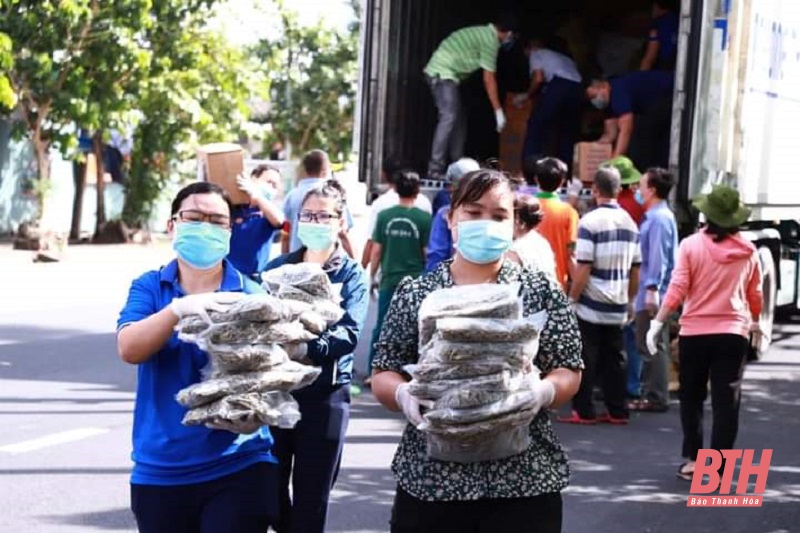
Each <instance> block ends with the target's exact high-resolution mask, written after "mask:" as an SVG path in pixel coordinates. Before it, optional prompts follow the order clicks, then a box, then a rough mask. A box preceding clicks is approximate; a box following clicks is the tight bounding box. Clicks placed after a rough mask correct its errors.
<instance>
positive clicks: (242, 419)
mask: <svg viewBox="0 0 800 533" xmlns="http://www.w3.org/2000/svg"><path fill="white" fill-rule="evenodd" d="M299 420H300V409H299V405H298V404H297V401H296V400H295V399H294V398H293V397H292V395H291V394H289V393H288V392H280V391H271V392H265V393H245V394H235V395H231V396H226V397H224V398H221V399H219V400H217V401H215V402H212V403H210V404H206V405H203V406H200V407H196V408H194V409H191V410H189V411H188V412H187V413H186V415H185V416H184V418H183V423H184V424H185V425H188V426H193V425H201V424H203V425H205V426H206V427H209V428H211V429H223V430H226V431H232V432H234V433H252V432H254V431H256V430H257V429H258V428H259V427H261V426H277V427H280V428H284V429H291V428H293V427H294V426H295V425H296V424H297V422H298V421H299Z"/></svg>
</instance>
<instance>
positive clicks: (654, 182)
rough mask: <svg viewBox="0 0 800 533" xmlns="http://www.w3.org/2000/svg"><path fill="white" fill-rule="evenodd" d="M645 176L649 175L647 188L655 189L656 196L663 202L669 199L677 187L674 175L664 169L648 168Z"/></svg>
mask: <svg viewBox="0 0 800 533" xmlns="http://www.w3.org/2000/svg"><path fill="white" fill-rule="evenodd" d="M645 174H647V187H648V188H649V189H653V191H654V192H655V193H656V196H658V197H659V198H661V199H662V200H666V199H667V198H669V193H670V191H672V187H674V186H675V178H674V177H673V176H672V173H671V172H670V171H669V170H666V169H663V168H658V167H652V168H648V169H647V172H645Z"/></svg>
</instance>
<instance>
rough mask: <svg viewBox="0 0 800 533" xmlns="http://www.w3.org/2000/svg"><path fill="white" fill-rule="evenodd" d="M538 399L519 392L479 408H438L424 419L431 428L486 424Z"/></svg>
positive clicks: (532, 395) (529, 394) (530, 393)
mask: <svg viewBox="0 0 800 533" xmlns="http://www.w3.org/2000/svg"><path fill="white" fill-rule="evenodd" d="M535 399H536V393H534V392H533V391H530V390H519V391H516V392H512V393H510V394H507V395H506V396H505V397H504V398H502V399H501V400H499V401H496V402H492V403H489V404H486V405H482V406H479V407H468V408H436V407H434V409H432V410H430V411H428V412H426V413H425V415H424V416H423V418H424V419H425V420H426V421H427V422H428V424H429V426H430V427H445V426H458V425H464V424H474V423H477V422H485V421H489V420H492V419H495V418H500V417H502V416H504V415H507V414H510V413H514V412H517V411H523V410H525V408H526V407H527V406H529V405H531V403H532V402H533V401H534V400H535Z"/></svg>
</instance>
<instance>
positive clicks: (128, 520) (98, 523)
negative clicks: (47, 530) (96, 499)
mask: <svg viewBox="0 0 800 533" xmlns="http://www.w3.org/2000/svg"><path fill="white" fill-rule="evenodd" d="M41 520H42V521H43V522H49V523H51V524H62V525H69V526H81V527H84V528H86V530H99V531H136V521H135V520H134V518H133V513H132V512H131V510H130V509H127V508H123V509H110V510H108V511H96V512H88V513H78V514H73V515H67V516H60V515H59V516H47V517H42V518H41Z"/></svg>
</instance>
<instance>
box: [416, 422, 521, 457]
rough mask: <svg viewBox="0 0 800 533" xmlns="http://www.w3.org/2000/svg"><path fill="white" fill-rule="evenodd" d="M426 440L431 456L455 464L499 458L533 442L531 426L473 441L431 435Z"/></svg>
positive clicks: (500, 432) (518, 451) (516, 451)
mask: <svg viewBox="0 0 800 533" xmlns="http://www.w3.org/2000/svg"><path fill="white" fill-rule="evenodd" d="M426 441H427V455H428V458H429V459H434V460H437V461H448V462H453V463H478V462H481V461H499V460H501V459H506V458H508V457H513V456H514V455H518V454H520V453H522V452H524V451H525V450H527V449H528V447H529V446H530V444H531V436H530V431H529V429H528V426H519V427H512V428H508V429H504V430H501V431H497V432H496V433H495V434H494V435H488V436H481V437H475V438H471V439H469V440H461V439H458V438H456V439H453V438H448V437H444V436H441V435H432V434H428V435H426Z"/></svg>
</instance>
